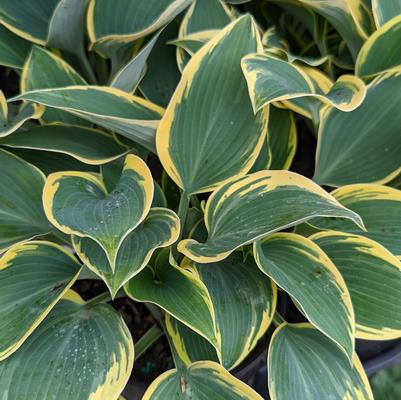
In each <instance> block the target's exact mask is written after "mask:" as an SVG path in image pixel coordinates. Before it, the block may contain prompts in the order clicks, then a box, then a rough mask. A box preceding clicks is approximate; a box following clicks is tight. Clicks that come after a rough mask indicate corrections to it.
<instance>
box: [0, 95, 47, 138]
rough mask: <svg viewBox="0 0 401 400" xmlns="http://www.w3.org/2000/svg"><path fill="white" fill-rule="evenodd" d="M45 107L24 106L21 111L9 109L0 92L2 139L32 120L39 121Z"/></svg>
mask: <svg viewBox="0 0 401 400" xmlns="http://www.w3.org/2000/svg"><path fill="white" fill-rule="evenodd" d="M44 110H45V109H44V107H42V106H38V105H37V104H32V103H28V104H22V105H21V107H20V108H19V109H17V108H15V107H13V108H12V109H11V110H9V109H8V106H7V103H6V99H5V98H4V95H3V92H1V90H0V138H3V137H6V136H8V135H10V134H11V133H13V132H15V131H16V130H17V129H18V128H20V127H21V126H22V125H23V124H24V123H25V122H26V121H28V120H30V119H38V118H40V117H41V116H42V114H43V112H44Z"/></svg>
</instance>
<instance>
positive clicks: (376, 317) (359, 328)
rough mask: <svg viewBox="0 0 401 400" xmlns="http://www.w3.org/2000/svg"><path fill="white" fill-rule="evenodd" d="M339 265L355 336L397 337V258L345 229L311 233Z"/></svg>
mask: <svg viewBox="0 0 401 400" xmlns="http://www.w3.org/2000/svg"><path fill="white" fill-rule="evenodd" d="M311 240H313V241H314V242H315V243H316V244H317V245H318V246H319V247H321V248H322V250H323V251H324V252H325V253H326V254H327V255H328V256H329V257H330V258H331V260H332V261H333V262H334V264H335V265H336V266H337V268H338V269H339V271H340V273H341V275H342V276H343V278H344V280H345V283H346V285H347V287H348V290H349V292H350V295H351V301H352V304H353V306H354V310H355V322H356V337H357V338H362V339H368V340H389V339H394V338H399V337H401V299H400V296H399V293H400V291H401V262H400V261H399V260H398V259H397V258H396V257H395V256H393V255H392V254H391V253H390V252H389V251H388V250H386V249H385V248H384V247H383V246H381V245H380V244H378V243H376V242H374V241H373V240H371V239H368V238H365V237H363V236H359V235H352V234H349V233H342V232H334V231H327V232H321V233H316V234H314V235H312V236H311Z"/></svg>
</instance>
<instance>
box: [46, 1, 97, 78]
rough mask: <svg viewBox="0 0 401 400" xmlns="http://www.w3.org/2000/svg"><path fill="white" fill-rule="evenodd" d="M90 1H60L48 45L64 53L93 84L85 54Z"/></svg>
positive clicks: (91, 72)
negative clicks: (86, 23)
mask: <svg viewBox="0 0 401 400" xmlns="http://www.w3.org/2000/svg"><path fill="white" fill-rule="evenodd" d="M88 1H89V0H59V2H58V4H57V7H56V8H55V10H54V12H53V15H52V17H51V20H50V24H49V32H48V37H47V45H48V46H49V47H55V48H57V49H60V50H62V51H63V53H64V54H65V55H66V56H67V58H68V59H71V62H72V64H73V65H76V66H77V68H79V70H80V71H82V72H83V74H84V76H85V77H87V78H88V79H89V81H90V82H91V83H94V82H95V81H96V78H95V76H94V74H93V71H92V69H91V66H90V64H89V62H88V60H87V58H86V54H85V47H84V46H85V16H86V8H87V5H88Z"/></svg>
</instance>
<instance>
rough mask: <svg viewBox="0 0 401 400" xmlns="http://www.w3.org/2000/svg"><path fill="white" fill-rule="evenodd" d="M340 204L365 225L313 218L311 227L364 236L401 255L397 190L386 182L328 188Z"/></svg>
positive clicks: (400, 206) (400, 210)
mask: <svg viewBox="0 0 401 400" xmlns="http://www.w3.org/2000/svg"><path fill="white" fill-rule="evenodd" d="M331 195H332V196H333V197H335V198H336V199H337V200H338V201H339V202H340V203H341V204H342V205H343V206H344V207H347V208H349V209H350V210H352V211H355V212H356V213H358V214H359V215H360V216H361V218H362V220H363V223H364V225H365V227H366V231H363V230H361V229H359V228H358V227H356V226H355V225H354V224H352V223H349V222H348V221H347V220H344V219H340V218H338V219H333V218H327V219H324V220H323V219H321V218H316V219H313V220H311V221H309V222H308V224H310V225H312V226H313V227H314V228H318V229H329V230H334V231H341V232H347V233H354V234H358V235H361V236H366V237H367V238H370V239H372V240H375V241H376V242H378V243H380V244H381V245H383V246H384V247H386V248H387V249H388V250H390V252H392V253H393V254H394V255H396V256H397V257H399V258H401V220H400V215H401V191H400V190H397V189H393V188H389V187H387V186H382V185H374V184H359V185H358V184H356V185H348V186H343V187H341V188H338V189H336V190H334V191H333V192H331Z"/></svg>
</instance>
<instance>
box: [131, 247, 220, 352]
mask: <svg viewBox="0 0 401 400" xmlns="http://www.w3.org/2000/svg"><path fill="white" fill-rule="evenodd" d="M162 254H163V253H162ZM124 289H125V291H126V293H127V294H128V296H130V297H131V298H133V299H134V300H136V301H141V302H148V303H154V304H157V305H158V306H159V307H161V308H163V309H164V310H166V311H167V312H168V313H169V314H171V315H172V316H174V317H175V318H177V319H178V320H179V321H181V322H182V323H184V324H185V325H187V326H188V327H190V328H191V329H193V330H194V331H195V332H197V333H199V334H200V335H201V336H203V337H204V338H205V339H207V340H208V341H209V342H210V343H211V344H212V345H213V346H214V347H215V348H216V350H217V351H218V352H219V353H220V348H221V340H220V339H221V338H220V337H219V336H218V335H217V333H216V326H215V314H214V309H213V305H212V301H211V298H210V296H209V293H208V290H207V288H206V286H205V285H204V284H203V283H202V281H201V280H200V279H199V278H197V277H196V276H194V274H192V273H191V272H188V271H186V270H184V269H182V268H178V267H174V266H171V265H170V264H169V262H168V257H164V256H163V257H162V258H161V259H160V260H159V261H158V262H157V263H156V264H155V265H154V266H152V267H150V266H148V267H146V268H145V269H143V270H142V271H141V272H139V274H137V275H136V276H135V277H134V278H133V279H131V280H130V281H129V282H128V283H127V284H126V285H125V286H124Z"/></svg>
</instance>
